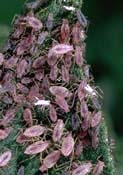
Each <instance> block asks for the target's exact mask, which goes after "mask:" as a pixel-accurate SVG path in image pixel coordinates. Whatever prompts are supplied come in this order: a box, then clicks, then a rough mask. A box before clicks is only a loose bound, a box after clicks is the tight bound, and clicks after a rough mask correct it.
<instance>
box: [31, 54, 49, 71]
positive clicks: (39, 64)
mask: <svg viewBox="0 0 123 175" xmlns="http://www.w3.org/2000/svg"><path fill="white" fill-rule="evenodd" d="M45 62H46V58H45V57H44V56H41V57H39V58H37V59H36V60H34V62H33V64H32V67H33V68H34V69H40V68H42V66H43V65H44V64H45Z"/></svg>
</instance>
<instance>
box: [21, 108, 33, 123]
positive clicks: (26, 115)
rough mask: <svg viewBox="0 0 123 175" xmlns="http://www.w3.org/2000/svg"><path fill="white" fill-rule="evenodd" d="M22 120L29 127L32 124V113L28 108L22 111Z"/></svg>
mask: <svg viewBox="0 0 123 175" xmlns="http://www.w3.org/2000/svg"><path fill="white" fill-rule="evenodd" d="M23 119H24V121H25V122H26V123H27V124H28V125H29V126H30V125H32V124H33V119H32V113H31V110H30V109H29V108H26V109H25V110H24V113H23Z"/></svg>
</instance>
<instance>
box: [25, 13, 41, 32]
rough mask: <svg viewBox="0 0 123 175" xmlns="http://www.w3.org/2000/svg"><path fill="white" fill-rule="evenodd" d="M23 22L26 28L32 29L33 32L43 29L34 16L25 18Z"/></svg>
mask: <svg viewBox="0 0 123 175" xmlns="http://www.w3.org/2000/svg"><path fill="white" fill-rule="evenodd" d="M25 20H26V22H27V24H28V26H29V27H32V28H33V29H34V30H35V31H39V30H41V29H42V27H43V24H42V22H41V21H40V20H39V19H37V18H36V17H34V16H26V17H25Z"/></svg>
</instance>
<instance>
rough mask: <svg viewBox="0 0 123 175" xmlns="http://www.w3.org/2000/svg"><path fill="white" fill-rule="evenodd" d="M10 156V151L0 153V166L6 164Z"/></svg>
mask: <svg viewBox="0 0 123 175" xmlns="http://www.w3.org/2000/svg"><path fill="white" fill-rule="evenodd" d="M11 158H12V153H11V151H5V152H4V153H2V154H1V155H0V167H4V166H6V165H7V164H8V162H9V161H10V160H11Z"/></svg>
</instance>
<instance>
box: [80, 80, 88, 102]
mask: <svg viewBox="0 0 123 175" xmlns="http://www.w3.org/2000/svg"><path fill="white" fill-rule="evenodd" d="M86 85H87V81H86V80H85V79H84V80H82V81H81V83H80V85H79V88H78V98H79V100H80V102H81V101H82V100H83V99H84V97H85V95H86V91H85V87H86Z"/></svg>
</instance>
